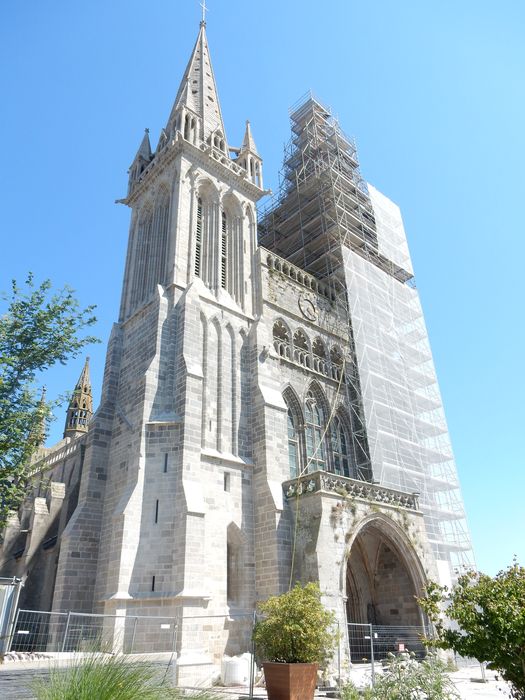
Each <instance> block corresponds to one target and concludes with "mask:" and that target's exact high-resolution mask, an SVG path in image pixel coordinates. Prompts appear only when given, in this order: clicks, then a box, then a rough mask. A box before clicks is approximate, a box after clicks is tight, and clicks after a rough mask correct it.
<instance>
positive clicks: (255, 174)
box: [237, 120, 263, 189]
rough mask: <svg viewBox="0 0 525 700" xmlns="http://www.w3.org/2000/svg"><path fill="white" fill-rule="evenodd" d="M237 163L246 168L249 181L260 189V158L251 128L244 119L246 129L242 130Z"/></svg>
mask: <svg viewBox="0 0 525 700" xmlns="http://www.w3.org/2000/svg"><path fill="white" fill-rule="evenodd" d="M237 163H238V164H239V165H240V166H241V167H242V168H244V169H245V170H246V172H247V173H248V178H249V180H250V182H253V184H254V185H257V187H260V188H261V189H262V188H263V178H262V158H261V156H260V155H259V152H258V151H257V146H256V145H255V141H254V140H253V136H252V129H251V126H250V122H249V121H248V120H246V131H245V132H244V140H243V142H242V146H241V148H240V150H239V156H238V158H237Z"/></svg>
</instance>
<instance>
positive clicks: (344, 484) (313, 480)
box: [283, 471, 419, 510]
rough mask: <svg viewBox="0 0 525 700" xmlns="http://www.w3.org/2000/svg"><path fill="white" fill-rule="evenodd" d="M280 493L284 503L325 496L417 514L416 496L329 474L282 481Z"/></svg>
mask: <svg viewBox="0 0 525 700" xmlns="http://www.w3.org/2000/svg"><path fill="white" fill-rule="evenodd" d="M283 490H284V495H285V497H286V498H287V499H291V498H296V497H298V496H303V495H306V494H313V493H323V492H324V493H328V494H330V495H335V496H339V497H343V498H345V497H348V498H359V499H362V500H364V501H371V502H373V503H378V504H384V505H389V506H394V507H398V508H408V509H409V510H419V494H418V493H405V492H404V491H397V490H395V489H389V488H387V487H385V486H380V485H379V484H374V483H370V482H368V481H359V480H358V479H350V478H348V477H346V476H338V475H336V474H330V473H329V472H319V471H318V472H313V473H311V474H305V475H304V476H302V477H300V478H299V479H293V480H291V481H285V482H284V483H283Z"/></svg>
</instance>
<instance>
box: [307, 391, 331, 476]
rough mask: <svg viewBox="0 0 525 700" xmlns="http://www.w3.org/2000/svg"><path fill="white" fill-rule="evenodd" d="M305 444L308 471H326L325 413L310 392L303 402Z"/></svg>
mask: <svg viewBox="0 0 525 700" xmlns="http://www.w3.org/2000/svg"><path fill="white" fill-rule="evenodd" d="M304 416H305V438H306V440H305V442H306V458H307V461H308V471H310V472H315V471H317V470H326V449H325V439H324V433H325V420H326V417H325V413H324V410H323V407H322V406H321V405H320V403H319V401H318V399H317V397H316V396H315V394H314V393H313V392H312V391H309V392H308V393H307V394H306V401H305V410H304Z"/></svg>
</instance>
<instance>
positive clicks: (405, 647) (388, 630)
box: [348, 622, 431, 683]
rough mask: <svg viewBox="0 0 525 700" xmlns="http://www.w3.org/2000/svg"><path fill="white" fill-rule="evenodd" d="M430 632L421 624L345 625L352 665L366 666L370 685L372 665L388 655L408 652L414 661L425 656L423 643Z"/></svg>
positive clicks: (372, 672) (373, 671)
mask: <svg viewBox="0 0 525 700" xmlns="http://www.w3.org/2000/svg"><path fill="white" fill-rule="evenodd" d="M430 634H431V630H430V628H428V627H425V626H424V625H370V624H364V623H363V624H361V623H357V622H349V623H348V648H349V655H350V661H351V663H352V664H360V663H361V664H370V670H371V676H372V683H373V682H374V678H375V664H376V663H377V662H381V661H383V660H384V659H387V658H388V657H389V655H391V654H402V653H409V654H413V655H414V656H415V658H416V659H423V658H424V657H425V656H426V653H427V652H426V647H425V643H424V640H425V639H427V638H428V637H429V636H430Z"/></svg>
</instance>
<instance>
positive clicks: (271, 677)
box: [263, 663, 319, 700]
mask: <svg viewBox="0 0 525 700" xmlns="http://www.w3.org/2000/svg"><path fill="white" fill-rule="evenodd" d="M318 668H319V664H277V663H265V664H263V669H264V679H265V681H266V690H267V692H268V700H313V697H314V693H315V686H316V683H317V669H318Z"/></svg>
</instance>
